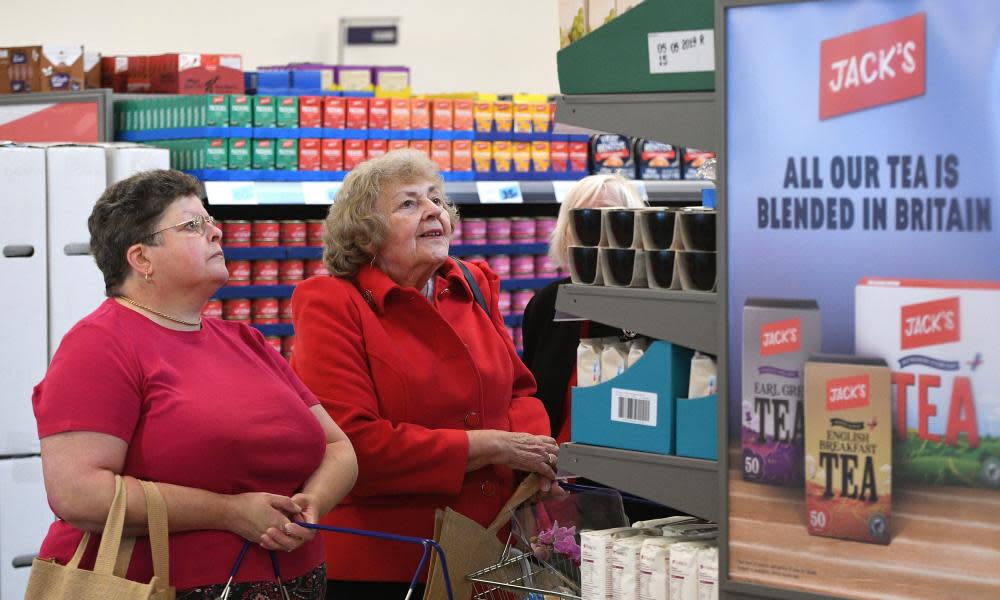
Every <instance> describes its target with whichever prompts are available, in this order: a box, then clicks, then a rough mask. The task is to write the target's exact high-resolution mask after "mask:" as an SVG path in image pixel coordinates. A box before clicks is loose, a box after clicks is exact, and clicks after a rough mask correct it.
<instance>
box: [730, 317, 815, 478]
mask: <svg viewBox="0 0 1000 600" xmlns="http://www.w3.org/2000/svg"><path fill="white" fill-rule="evenodd" d="M820 336H821V330H820V313H819V306H818V305H817V304H816V301H815V300H793V299H764V298H748V299H747V301H746V303H745V304H744V305H743V370H742V377H743V379H742V381H743V386H742V387H743V398H742V406H741V415H742V418H741V421H742V435H741V438H742V444H741V445H742V454H741V457H740V463H741V469H742V471H743V479H745V480H746V481H755V482H758V483H767V484H771V485H781V486H792V487H795V486H798V487H801V486H802V485H803V483H804V474H805V471H804V469H805V467H804V464H803V449H804V434H805V418H804V413H803V408H802V407H803V404H802V397H803V396H802V390H803V368H804V366H805V363H806V360H808V359H809V356H810V355H812V354H816V353H818V352H819V351H820Z"/></svg>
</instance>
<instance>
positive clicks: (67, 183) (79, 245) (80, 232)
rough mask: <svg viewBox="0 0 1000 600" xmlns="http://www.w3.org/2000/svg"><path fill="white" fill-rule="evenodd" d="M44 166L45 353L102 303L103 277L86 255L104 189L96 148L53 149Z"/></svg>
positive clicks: (100, 150) (103, 170)
mask: <svg viewBox="0 0 1000 600" xmlns="http://www.w3.org/2000/svg"><path fill="white" fill-rule="evenodd" d="M45 152H46V160H47V163H48V168H47V173H46V182H47V185H48V215H49V220H48V236H49V241H48V249H49V355H50V357H51V355H52V354H53V353H54V352H55V351H56V348H58V347H59V342H60V341H61V340H62V337H63V336H64V335H65V334H66V332H67V331H69V330H70V328H71V327H73V325H75V324H76V322H77V321H79V320H80V319H81V318H83V317H84V316H86V315H87V314H89V313H90V312H91V311H93V310H94V309H95V308H97V306H98V305H99V304H100V303H101V302H102V301H103V300H104V277H103V276H102V275H101V272H100V270H99V269H98V268H97V264H96V263H94V259H93V257H92V256H91V255H90V249H89V246H90V232H89V231H88V230H87V218H88V217H90V212H91V210H92V209H93V207H94V203H95V202H97V199H98V198H99V197H100V195H101V193H103V192H104V188H105V187H107V167H106V162H107V158H106V156H105V150H104V148H101V147H99V146H77V145H54V146H49V147H48V148H46V151H45Z"/></svg>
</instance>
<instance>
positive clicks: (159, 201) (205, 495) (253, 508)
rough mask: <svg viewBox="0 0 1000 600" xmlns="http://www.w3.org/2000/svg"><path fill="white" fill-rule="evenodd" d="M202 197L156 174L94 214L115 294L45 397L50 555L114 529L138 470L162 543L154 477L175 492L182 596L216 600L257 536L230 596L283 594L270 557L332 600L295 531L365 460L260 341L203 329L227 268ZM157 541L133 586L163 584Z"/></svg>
mask: <svg viewBox="0 0 1000 600" xmlns="http://www.w3.org/2000/svg"><path fill="white" fill-rule="evenodd" d="M201 194H202V192H201V186H200V184H199V183H198V181H197V180H195V179H194V178H192V177H190V176H188V175H185V174H183V173H180V172H178V171H167V170H161V171H150V172H146V173H141V174H139V175H135V176H133V177H131V178H129V179H126V180H124V181H122V182H119V183H116V184H114V185H112V186H111V187H109V188H108V189H107V190H106V191H105V192H104V194H103V195H102V196H101V198H100V199H99V200H98V201H97V204H96V205H95V207H94V210H93V212H92V213H91V216H90V220H89V223H88V224H89V228H90V234H91V251H92V252H93V255H94V258H95V260H96V261H97V265H98V267H99V268H100V269H101V271H102V273H103V274H104V281H105V287H106V292H107V295H108V296H109V298H108V299H107V300H106V301H105V302H104V303H103V304H101V305H100V306H99V307H98V308H97V310H95V311H94V312H93V313H91V314H90V315H88V316H87V317H85V318H84V319H83V320H81V321H80V322H79V323H77V324H76V326H74V327H73V329H72V330H70V332H69V333H67V334H66V336H65V337H64V338H63V340H62V342H61V344H60V346H59V349H58V350H57V351H56V353H55V356H53V359H52V364H51V365H50V366H49V370H48V372H47V373H46V376H45V379H43V380H42V382H41V383H39V384H38V386H37V387H36V388H35V392H34V395H33V398H32V401H33V403H34V409H35V416H36V418H37V420H38V434H39V437H40V438H41V449H42V465H43V469H44V474H45V487H46V492H47V493H48V498H49V503H50V505H51V506H52V509H53V511H54V512H55V514H56V515H57V516H58V517H59V520H57V521H56V522H55V523H54V524H53V525H52V527H51V528H50V529H49V533H48V535H47V536H46V538H45V541H44V542H43V544H42V548H41V551H40V552H39V556H40V557H41V558H47V559H55V560H56V561H58V562H59V563H61V564H65V563H66V562H67V561H68V560H69V559H70V557H71V556H72V554H73V551H74V550H75V548H76V546H77V545H78V544H79V542H80V539H81V537H82V535H83V532H84V531H90V532H96V533H100V531H101V530H102V528H103V525H104V521H105V519H106V517H107V513H108V508H109V506H110V505H111V499H112V496H113V495H114V478H115V475H116V474H121V475H124V476H125V483H126V486H127V488H128V497H129V503H128V511H127V514H126V533H127V534H130V535H136V536H144V535H145V533H146V529H145V528H146V509H145V503H144V502H143V500H142V499H143V494H142V491H141V489H142V488H141V486H140V485H139V482H138V481H137V480H139V479H142V480H148V481H154V482H156V483H157V484H158V486H159V488H160V490H161V491H162V494H163V496H164V499H165V500H166V504H167V510H168V514H169V526H170V563H171V564H170V569H171V570H170V575H171V581H170V584H171V585H172V586H174V587H176V588H177V589H178V598H180V599H184V600H188V599H192V600H193V599H195V598H197V599H202V598H215V597H217V596H218V595H219V592H220V591H221V588H222V585H223V584H224V583H225V582H226V580H227V579H228V576H229V569H230V568H231V566H232V564H233V561H234V560H235V559H236V557H237V555H238V554H239V551H240V549H241V548H242V546H243V544H244V540H249V541H251V542H253V543H254V544H256V546H254V547H251V549H250V551H249V552H248V553H247V556H246V558H245V559H244V561H243V564H242V567H241V569H240V571H239V573H238V575H237V578H236V582H237V589H236V591H237V593H236V594H231V595H230V596H229V597H230V598H233V599H236V598H254V599H257V598H282V595H281V592H280V590H278V589H277V586H276V584H275V580H274V579H275V578H274V570H273V568H272V564H271V555H272V554H271V552H269V551H276V552H275V553H274V556H276V557H277V561H278V566H279V568H280V572H281V575H282V577H283V579H284V581H285V587H286V590H287V591H290V592H293V593H292V596H293V597H295V598H323V597H324V593H325V592H324V587H325V584H326V574H325V564H324V556H323V554H324V553H323V545H322V543H320V540H319V539H318V538H317V537H315V535H314V534H313V532H312V531H311V530H309V529H306V528H303V527H301V526H299V525H296V524H294V523H292V522H291V521H293V520H302V521H307V522H315V521H317V520H318V518H319V516H321V515H323V514H325V513H327V512H328V511H329V510H330V509H331V508H332V507H333V506H335V505H336V504H337V503H338V502H339V501H340V499H341V498H343V497H344V496H345V495H346V494H347V492H348V491H349V490H350V489H351V487H352V486H353V484H354V481H355V478H356V477H357V459H356V457H355V454H354V450H353V448H352V446H351V443H350V441H348V439H347V437H346V436H345V435H344V433H343V432H342V431H341V429H340V428H339V427H338V426H337V425H336V423H334V422H333V420H332V419H331V418H330V416H329V415H328V414H327V412H326V411H325V410H324V409H323V407H322V406H320V405H319V403H318V401H317V399H316V397H315V396H314V395H313V394H312V393H311V392H310V391H309V390H308V389H306V387H305V386H303V385H302V383H301V382H300V381H299V379H298V377H297V376H296V375H295V374H294V373H293V372H292V371H291V369H290V368H289V367H288V365H287V364H286V363H285V361H284V359H282V357H281V356H280V355H279V354H278V353H277V352H276V351H275V350H274V349H273V348H271V346H270V345H269V344H268V343H267V342H266V341H265V340H264V338H263V336H261V334H260V333H259V332H257V331H256V330H254V329H251V328H250V327H248V326H247V325H245V324H241V323H236V322H230V321H221V320H217V319H210V318H202V316H201V310H202V307H203V306H204V304H205V302H206V301H207V300H208V299H209V298H210V297H211V296H212V294H213V293H214V292H215V291H216V290H217V289H218V288H219V287H220V286H221V285H223V284H225V283H226V280H227V278H228V272H227V269H226V264H225V260H224V258H223V255H222V248H221V247H220V245H219V241H220V237H221V232H220V230H219V229H218V228H217V227H216V226H215V221H214V219H212V217H210V216H208V214H207V212H206V211H205V207H204V206H203V203H202V201H201V199H200V198H201ZM98 538H99V536H94V537H92V539H91V543H90V545H89V547H88V550H87V554H86V555H85V557H84V561H83V563H81V566H83V567H84V568H89V566H90V565H92V564H93V560H94V557H95V555H96V548H97V545H98V544H99V541H98ZM148 543H149V542H148V538H146V537H139V538H138V541H137V543H136V548H135V552H134V554H133V557H134V558H133V560H132V563H131V565H130V567H129V570H128V574H127V576H128V578H129V579H133V580H137V581H143V582H145V581H149V579H150V577H151V575H152V566H151V560H150V554H149V550H148ZM278 551H280V552H278Z"/></svg>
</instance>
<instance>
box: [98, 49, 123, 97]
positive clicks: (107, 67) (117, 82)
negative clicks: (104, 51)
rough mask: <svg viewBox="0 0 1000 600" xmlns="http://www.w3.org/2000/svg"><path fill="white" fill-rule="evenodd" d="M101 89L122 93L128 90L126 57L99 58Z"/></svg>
mask: <svg viewBox="0 0 1000 600" xmlns="http://www.w3.org/2000/svg"><path fill="white" fill-rule="evenodd" d="M101 87H106V88H111V90H112V91H114V92H124V91H125V90H126V89H128V57H127V56H102V57H101Z"/></svg>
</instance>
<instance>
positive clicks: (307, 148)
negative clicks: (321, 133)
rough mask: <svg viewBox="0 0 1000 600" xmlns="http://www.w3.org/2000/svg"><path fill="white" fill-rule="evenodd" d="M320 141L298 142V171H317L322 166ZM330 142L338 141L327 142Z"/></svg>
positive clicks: (303, 140)
mask: <svg viewBox="0 0 1000 600" xmlns="http://www.w3.org/2000/svg"><path fill="white" fill-rule="evenodd" d="M322 141H324V140H318V139H301V140H299V170H300V171H319V170H320V167H321V166H322V164H323V161H322V158H321V157H320V152H321V151H322ZM329 141H331V142H335V141H340V140H329Z"/></svg>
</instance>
